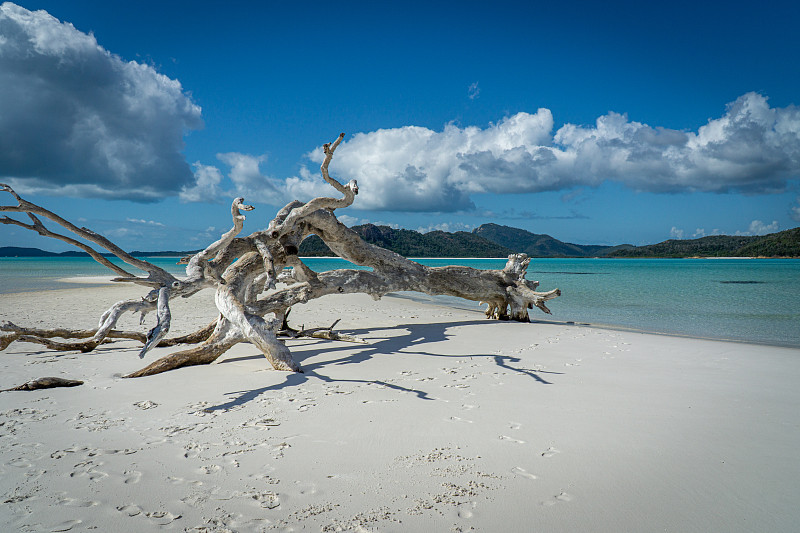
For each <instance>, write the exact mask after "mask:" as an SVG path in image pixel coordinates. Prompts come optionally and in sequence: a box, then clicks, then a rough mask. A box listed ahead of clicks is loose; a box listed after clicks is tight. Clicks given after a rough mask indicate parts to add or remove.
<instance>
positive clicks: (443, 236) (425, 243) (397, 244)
mask: <svg viewBox="0 0 800 533" xmlns="http://www.w3.org/2000/svg"><path fill="white" fill-rule="evenodd" d="M350 229H352V230H353V231H355V232H356V233H358V235H359V236H360V237H361V238H362V239H364V240H365V241H366V242H368V243H370V244H374V245H376V246H380V247H381V248H386V249H388V250H392V251H393V252H397V253H398V254H400V255H402V256H405V257H508V254H511V253H513V252H514V251H513V250H511V249H509V248H506V247H505V246H502V245H499V244H497V243H494V242H491V241H489V240H487V239H484V238H482V237H480V236H478V235H475V234H474V233H468V232H466V231H457V232H455V233H446V232H444V231H431V232H430V233H419V232H418V231H413V230H408V229H393V228H390V227H389V226H376V225H374V224H364V225H361V226H353V227H352V228H350ZM333 255H334V254H333V252H331V251H330V249H329V248H328V247H327V246H326V245H325V243H324V242H322V239H320V238H319V237H317V236H316V235H313V236H311V237H309V238H308V239H306V240H304V241H303V243H302V244H301V245H300V256H310V257H315V256H333Z"/></svg>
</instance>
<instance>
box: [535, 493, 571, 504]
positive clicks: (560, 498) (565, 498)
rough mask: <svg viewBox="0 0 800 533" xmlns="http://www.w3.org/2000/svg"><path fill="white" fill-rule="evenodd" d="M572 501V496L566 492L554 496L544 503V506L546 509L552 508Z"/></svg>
mask: <svg viewBox="0 0 800 533" xmlns="http://www.w3.org/2000/svg"><path fill="white" fill-rule="evenodd" d="M571 501H572V495H571V494H567V493H566V492H560V493H558V494H556V495H555V496H553V497H552V498H550V499H549V500H545V501H543V502H542V505H544V506H545V507H550V506H552V505H555V504H557V503H560V502H571Z"/></svg>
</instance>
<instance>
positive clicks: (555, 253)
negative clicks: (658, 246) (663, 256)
mask: <svg viewBox="0 0 800 533" xmlns="http://www.w3.org/2000/svg"><path fill="white" fill-rule="evenodd" d="M472 232H473V233H474V234H475V235H480V236H481V237H483V238H485V239H487V240H489V241H492V242H495V243H497V244H499V245H501V246H505V247H506V248H509V249H511V250H514V251H515V252H524V253H526V254H528V255H529V256H531V257H600V256H605V255H607V254H608V253H609V252H612V251H617V250H620V249H626V248H628V247H630V245H621V246H613V247H612V246H602V245H592V244H589V245H583V244H572V243H568V242H562V241H559V240H558V239H555V238H553V237H551V236H550V235H543V234H538V233H531V232H530V231H527V230H524V229H519V228H513V227H511V226H501V225H499V224H483V225H482V226H480V227H478V228H475V229H474V230H473V231H472Z"/></svg>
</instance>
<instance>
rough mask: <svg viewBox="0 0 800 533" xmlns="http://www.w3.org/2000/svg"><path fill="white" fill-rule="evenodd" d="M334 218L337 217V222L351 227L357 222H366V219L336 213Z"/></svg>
mask: <svg viewBox="0 0 800 533" xmlns="http://www.w3.org/2000/svg"><path fill="white" fill-rule="evenodd" d="M336 218H337V219H339V222H341V223H342V224H344V225H345V226H347V227H348V228H351V227H353V226H358V225H359V224H366V222H367V221H366V220H364V219H360V218H358V217H351V216H350V215H336Z"/></svg>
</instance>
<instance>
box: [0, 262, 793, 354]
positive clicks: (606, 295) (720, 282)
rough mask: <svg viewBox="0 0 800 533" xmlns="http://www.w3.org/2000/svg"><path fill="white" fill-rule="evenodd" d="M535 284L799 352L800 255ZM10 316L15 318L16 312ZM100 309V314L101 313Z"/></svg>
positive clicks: (660, 323) (10, 275)
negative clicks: (797, 348)
mask: <svg viewBox="0 0 800 533" xmlns="http://www.w3.org/2000/svg"><path fill="white" fill-rule="evenodd" d="M303 260H304V262H305V263H306V264H307V265H308V266H309V267H310V268H312V269H313V270H315V271H318V272H321V271H325V270H331V269H335V268H360V267H357V266H355V265H353V264H352V263H349V262H347V261H345V260H343V259H341V258H338V257H313V258H304V259H303ZM148 261H150V262H152V263H153V264H155V265H157V266H159V267H161V268H164V269H165V270H167V271H168V272H170V273H172V274H174V275H177V276H182V275H184V274H185V265H178V264H176V263H177V261H176V257H164V256H159V257H152V258H148ZM416 261H418V262H420V263H422V264H425V265H428V266H443V265H448V264H452V265H463V266H469V267H473V268H479V269H501V268H503V266H504V265H505V263H506V259H499V258H498V259H463V258H455V259H449V258H436V259H430V258H426V259H416ZM113 276H114V274H113V273H112V272H110V271H109V270H108V269H107V268H105V267H103V266H102V265H100V264H98V263H96V262H94V261H93V260H92V259H91V258H86V257H37V258H0V294H7V293H14V292H31V291H47V290H59V289H74V288H79V287H81V286H82V285H84V286H90V285H95V286H96V280H90V279H88V278H92V277H94V278H96V277H108V278H111V277H113ZM81 278H87V279H86V280H85V282H82V281H81ZM528 278H529V279H535V280H538V281H539V282H540V283H541V285H540V287H539V289H540V290H542V291H547V290H551V289H554V288H559V289H561V291H562V296H561V297H559V298H556V299H555V300H552V301H550V302H548V307H550V309H551V310H552V312H553V314H552V315H546V314H544V313H541V312H539V311H538V310H537V309H534V310H531V311H530V316H531V319H532V320H533V321H537V320H538V321H554V322H562V323H575V324H585V325H592V326H597V327H610V328H623V329H632V330H637V331H642V332H649V333H660V334H668V335H683V336H691V337H699V338H710V339H722V340H732V341H740V342H750V343H760V344H769V345H777V346H790V347H800V305H798V303H797V302H800V259H747V258H728V259H725V260H721V259H720V258H714V259H602V258H575V259H553V258H546V259H535V258H534V259H532V260H531V264H530V266H529V268H528ZM65 280H69V281H65ZM145 290H146V289H144V288H143V289H142V291H143V293H144V291H145ZM401 296H403V297H409V298H414V299H419V300H423V301H428V302H431V303H436V304H440V305H447V306H452V307H458V308H461V309H470V310H476V311H480V310H482V309H483V307H482V306H479V305H478V304H477V303H476V302H470V301H466V300H461V299H458V298H453V297H447V296H429V295H425V294H422V293H402V294H401ZM3 311H4V314H6V316H8V317H13V310H8V309H3ZM102 312H103V309H98V310H97V313H98V316H99V315H100V314H101V313H102ZM11 319H12V320H13V318H11ZM87 326H88V325H87ZM532 334H533V335H535V333H534V332H533V330H532Z"/></svg>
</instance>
